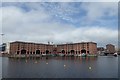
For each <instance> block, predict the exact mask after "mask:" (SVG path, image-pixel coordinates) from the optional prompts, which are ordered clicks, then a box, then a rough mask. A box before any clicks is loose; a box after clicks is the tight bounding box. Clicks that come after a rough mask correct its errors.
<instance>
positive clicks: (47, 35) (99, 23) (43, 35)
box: [0, 2, 118, 46]
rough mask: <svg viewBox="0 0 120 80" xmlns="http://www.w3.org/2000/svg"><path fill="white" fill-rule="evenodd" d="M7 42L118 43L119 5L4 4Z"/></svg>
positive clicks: (0, 10) (3, 13)
mask: <svg viewBox="0 0 120 80" xmlns="http://www.w3.org/2000/svg"><path fill="white" fill-rule="evenodd" d="M0 13H2V14H0V15H2V20H0V23H2V28H3V33H4V34H5V35H4V38H3V39H4V42H11V41H17V40H18V41H30V42H39V43H47V42H48V41H51V42H54V43H66V42H81V41H85V42H86V41H94V42H96V43H98V46H105V45H106V44H108V43H111V44H115V45H116V46H117V42H118V29H117V28H118V27H117V26H118V25H117V24H118V23H117V21H118V20H117V17H118V14H117V13H118V5H117V3H60V2H58V3H44V2H43V3H42V2H41V3H3V6H2V7H0Z"/></svg>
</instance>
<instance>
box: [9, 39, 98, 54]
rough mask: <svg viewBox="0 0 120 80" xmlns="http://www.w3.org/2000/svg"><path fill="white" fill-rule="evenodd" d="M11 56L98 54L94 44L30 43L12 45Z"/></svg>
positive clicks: (13, 43)
mask: <svg viewBox="0 0 120 80" xmlns="http://www.w3.org/2000/svg"><path fill="white" fill-rule="evenodd" d="M9 53H10V54H45V53H46V54H51V53H64V54H81V53H86V54H96V53H97V44H96V43H94V42H82V43H68V44H58V45H53V44H39V43H30V42H19V41H16V42H12V43H10V51H9Z"/></svg>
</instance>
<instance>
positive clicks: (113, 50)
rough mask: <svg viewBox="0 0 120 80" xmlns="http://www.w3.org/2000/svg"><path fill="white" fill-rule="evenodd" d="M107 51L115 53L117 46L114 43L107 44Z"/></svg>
mask: <svg viewBox="0 0 120 80" xmlns="http://www.w3.org/2000/svg"><path fill="white" fill-rule="evenodd" d="M106 52H107V53H110V54H113V53H115V46H114V45H112V44H107V45H106Z"/></svg>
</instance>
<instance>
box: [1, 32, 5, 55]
mask: <svg viewBox="0 0 120 80" xmlns="http://www.w3.org/2000/svg"><path fill="white" fill-rule="evenodd" d="M4 35H5V34H3V33H1V37H2V39H1V42H2V53H3V36H4Z"/></svg>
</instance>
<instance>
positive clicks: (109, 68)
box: [3, 57, 118, 78]
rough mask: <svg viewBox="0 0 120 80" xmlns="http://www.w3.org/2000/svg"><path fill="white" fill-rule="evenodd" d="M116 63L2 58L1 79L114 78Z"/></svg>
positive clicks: (84, 59) (96, 59)
mask: <svg viewBox="0 0 120 80" xmlns="http://www.w3.org/2000/svg"><path fill="white" fill-rule="evenodd" d="M117 62H118V60H117V58H116V57H111V58H109V57H49V58H48V59H46V57H39V58H37V57H29V58H3V63H4V64H3V66H4V68H3V71H4V72H3V77H5V78H6V77H10V78H13V77H15V78H19V77H22V78H26V77H29V78H41V77H42V78H53V77H54V78H68V77H69V78H70V77H71V78H84V77H88V78H101V77H104V78H115V77H118V76H117V73H118V66H117ZM36 74H37V75H36Z"/></svg>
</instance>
